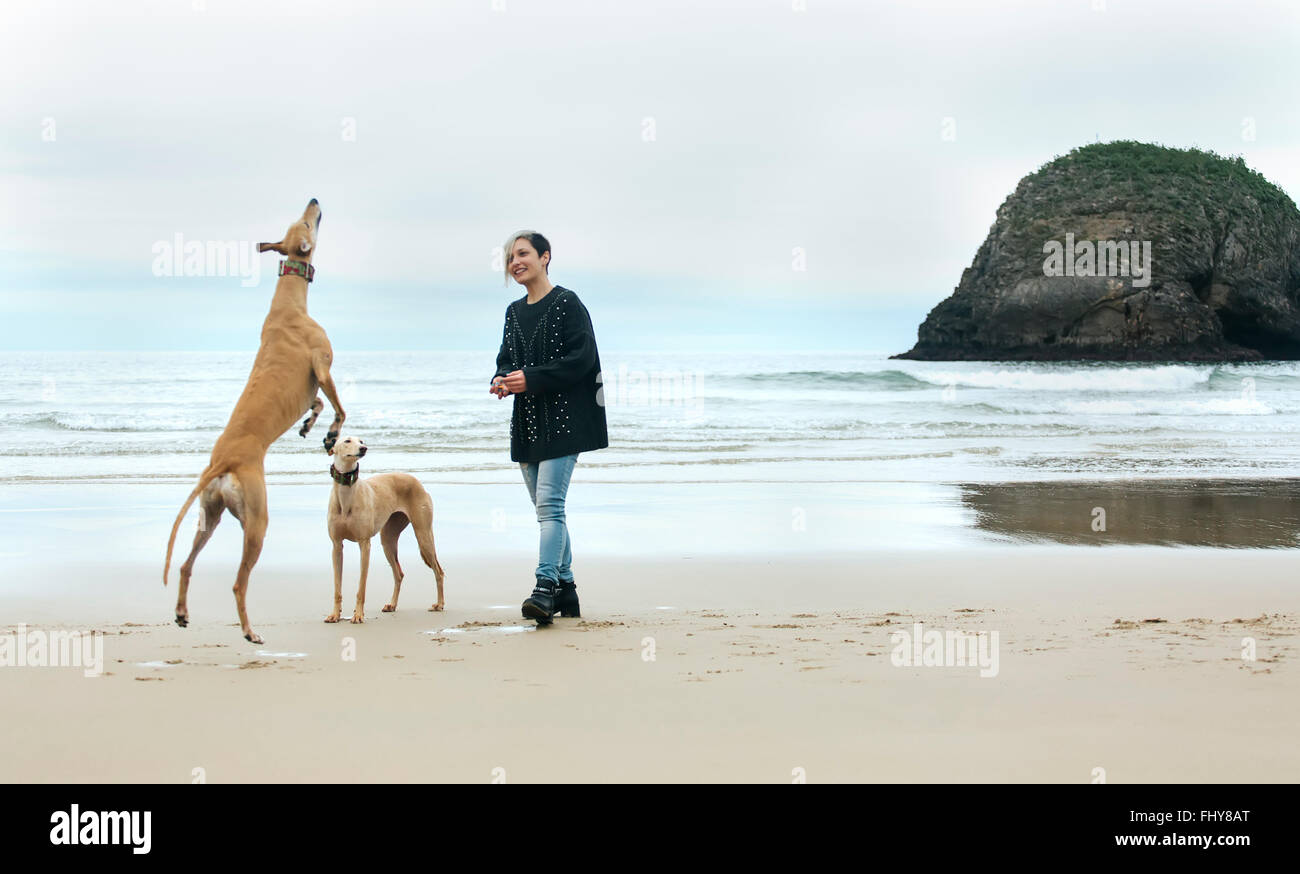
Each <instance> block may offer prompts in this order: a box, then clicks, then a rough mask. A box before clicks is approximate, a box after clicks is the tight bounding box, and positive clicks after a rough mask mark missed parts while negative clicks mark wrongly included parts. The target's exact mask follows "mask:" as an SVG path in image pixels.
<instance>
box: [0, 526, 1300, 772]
mask: <svg viewBox="0 0 1300 874" xmlns="http://www.w3.org/2000/svg"><path fill="white" fill-rule="evenodd" d="M454 552H455V551H454V550H452V549H450V548H449V549H448V550H447V553H448V554H447V555H446V556H444V559H443V560H444V564H445V565H446V567H447V573H448V577H447V610H446V612H445V613H442V614H436V613H429V612H427V611H426V608H427V607H428V606H429V604H430V603H432V592H433V586H432V574H431V573H430V572H429V571H428V570H427V569H426V568H423V567H421V568H418V569H417V570H410V569H409V568H408V577H407V582H406V583H405V585H404V586H403V595H402V601H401V605H400V609H399V610H398V612H397V613H395V614H381V613H380V612H379V609H380V607H381V606H382V604H383V601H384V599H385V598H386V597H387V594H388V592H389V586H388V585H387V582H388V580H387V579H386V574H387V569H386V568H384V567H382V566H381V567H380V569H379V570H380V571H381V573H380V575H379V576H378V577H372V584H371V588H370V592H371V597H370V602H369V604H368V615H367V621H366V622H365V623H364V624H362V625H351V624H339V625H327V624H324V623H323V622H322V621H321V620H322V618H323V616H324V614H325V612H326V611H327V608H328V606H329V604H328V601H329V590H328V576H325V575H323V574H321V573H316V574H306V573H302V572H294V571H292V570H288V569H285V568H283V567H272V568H268V569H266V570H264V571H260V572H259V573H258V574H257V575H256V578H255V586H254V589H253V595H252V596H251V598H250V605H251V607H250V609H251V610H252V611H253V618H254V626H255V627H256V628H257V629H258V630H259V632H260V633H261V634H262V636H263V637H264V638H265V641H266V643H265V645H263V646H255V645H253V644H249V643H247V642H245V641H244V640H243V639H242V638H241V637H240V636H239V633H238V627H237V625H236V624H235V623H234V621H233V620H234V612H233V599H232V597H231V595H230V591H229V583H228V582H227V581H226V579H225V578H226V576H227V574H226V573H225V571H227V570H229V568H228V567H227V566H228V565H230V564H231V562H232V556H229V555H224V554H221V553H219V552H214V553H212V554H211V555H208V556H207V558H208V563H207V564H208V567H207V569H206V571H202V572H196V576H195V581H194V584H193V587H192V589H191V597H190V609H191V612H192V617H193V622H192V624H191V626H190V627H189V628H187V629H181V628H178V627H176V626H175V625H173V624H171V623H170V622H168V621H167V618H168V616H169V615H170V609H171V603H172V600H173V599H174V596H175V589H174V586H175V583H174V582H173V584H172V587H171V588H168V589H166V590H164V589H163V588H162V586H161V585H160V582H159V580H158V576H159V573H158V568H157V567H155V566H154V565H140V566H124V565H121V564H116V565H115V564H109V565H107V566H104V565H96V564H92V563H86V562H78V563H76V564H70V565H65V566H62V567H61V571H60V577H61V578H62V579H63V580H64V581H66V580H67V579H69V578H72V579H78V580H79V582H78V583H77V585H76V589H77V590H80V591H91V590H93V592H94V595H93V597H90V598H88V599H84V600H74V601H66V602H64V601H60V600H58V598H57V597H52V595H54V594H55V593H57V592H58V591H59V590H60V588H61V586H60V583H59V581H52V584H51V587H50V589H48V590H47V591H46V592H44V593H40V592H35V593H32V594H31V595H30V596H28V597H25V598H21V597H20V598H18V599H16V600H10V601H9V604H8V606H9V608H10V609H9V610H8V611H7V619H8V620H14V619H16V618H22V617H26V621H27V624H28V629H29V632H30V630H34V629H38V628H39V629H45V630H49V629H54V628H80V629H94V630H99V631H102V632H103V633H104V638H103V640H104V649H103V652H104V662H105V665H104V673H103V674H102V675H100V676H92V677H87V676H85V672H84V671H83V670H81V669H79V668H75V667H40V668H35V667H23V668H19V667H9V668H4V669H0V689H2V690H3V692H4V697H5V700H6V701H9V702H12V704H13V705H16V706H15V707H14V709H15V712H21V713H22V717H21V718H11V719H9V720H6V721H5V724H4V726H3V728H0V747H2V748H3V749H6V750H9V751H10V752H9V754H7V755H6V756H4V757H3V758H0V779H3V780H5V781H34V782H99V781H128V782H137V781H158V782H182V783H185V782H191V781H193V780H195V779H197V777H198V776H199V775H201V776H202V778H203V779H205V780H206V781H208V782H263V781H272V782H275V781H307V782H314V781H435V782H436V781H465V782H489V781H493V780H497V781H501V780H504V781H506V782H519V783H528V782H551V781H555V782H559V781H671V782H697V781H701V782H702V781H737V782H789V781H791V780H798V779H806V780H807V781H808V782H837V781H863V782H878V781H909V782H911V781H1028V782H1039V781H1042V782H1067V783H1069V782H1079V783H1087V782H1092V781H1095V780H1097V779H1098V776H1099V774H1100V773H1101V772H1098V771H1096V770H1095V769H1098V768H1100V769H1104V779H1105V780H1106V781H1107V782H1115V783H1120V782H1126V783H1127V782H1151V781H1169V782H1180V783H1181V782H1189V783H1191V782H1219V781H1246V782H1252V781H1259V782H1270V781H1294V780H1297V779H1300V751H1297V749H1296V747H1295V744H1294V742H1293V740H1294V737H1295V731H1296V729H1297V726H1300V694H1297V693H1300V682H1298V681H1297V675H1296V672H1295V663H1296V662H1297V659H1298V658H1300V655H1298V654H1297V645H1298V644H1300V589H1297V587H1296V586H1295V584H1294V569H1293V559H1292V558H1291V556H1290V555H1289V554H1288V552H1286V551H1280V550H1222V549H1219V550H1214V549H1168V548H1146V547H1122V546H1121V547H1112V548H1107V549H1087V548H1078V547H1074V548H1071V547H1055V546H1025V545H1022V546H1017V547H1011V548H1007V549H992V550H986V551H984V552H982V553H980V554H979V556H978V557H977V558H972V556H971V555H970V554H969V553H966V554H963V553H960V552H943V551H935V552H919V551H909V552H901V551H899V552H889V551H883V550H881V551H875V552H872V553H860V552H855V553H844V554H840V555H828V556H824V557H821V558H817V559H798V558H789V557H779V556H769V557H761V558H758V559H754V560H743V559H718V558H714V557H705V558H695V559H692V558H685V557H672V558H667V559H658V560H656V559H654V558H636V559H632V560H619V559H618V558H611V557H600V558H593V559H590V560H588V561H586V562H582V563H581V564H580V567H576V568H575V569H576V570H577V573H578V581H579V585H580V591H581V592H582V594H583V608H584V617H583V618H582V619H580V620H579V619H569V620H559V621H557V622H556V624H555V625H554V626H552V627H550V628H547V629H541V630H538V629H535V628H534V627H533V625H532V623H531V622H524V621H522V620H520V619H519V617H518V601H519V600H520V598H521V592H520V583H519V575H520V574H519V566H520V559H519V558H515V557H509V556H507V557H501V558H495V557H494V558H490V559H477V560H476V559H472V558H468V557H465V556H461V555H455V558H454V559H453V553H454ZM350 569H351V570H355V564H352V565H350ZM10 571H11V573H19V574H21V573H23V572H24V571H23V569H22V566H21V565H12V566H11V568H10ZM28 572H31V571H28ZM83 575H84V576H83ZM345 579H350V578H349V577H345ZM90 580H93V581H94V583H93V586H90V585H88V582H89V581H90ZM353 591H355V590H354V589H351V588H349V587H346V586H345V603H349V602H350V598H351V597H352V592H353ZM59 615H62V616H63V617H64V621H63V622H57V621H54V620H55V617H56V616H59ZM915 623H922V624H923V627H924V628H926V629H938V630H965V631H970V632H980V631H983V632H986V633H990V632H997V650H998V660H997V669H996V675H993V676H981V670H980V668H979V667H977V666H973V665H964V666H963V665H953V666H942V665H940V666H898V665H895V664H894V661H895V660H896V656H895V652H896V646H895V640H896V639H895V638H891V633H893V632H897V631H906V632H909V633H910V632H911V631H912V630H913V629H914V627H915ZM16 630H17V627H16V626H15V625H13V624H12V622H11V624H10V625H9V627H8V628H0V633H4V632H14V631H16ZM1244 638H1252V639H1253V640H1254V641H1255V646H1256V652H1255V659H1254V660H1253V661H1252V660H1247V659H1243V657H1242V653H1243V639H1244ZM985 639H986V640H988V639H989V636H988V635H987V634H986V638H985ZM349 654H351V655H352V656H353V659H351V660H349V659H348V658H346V657H345V656H347V655H349ZM20 750H21V754H18V753H17V751H20ZM195 769H201V770H200V771H196V770H195Z"/></svg>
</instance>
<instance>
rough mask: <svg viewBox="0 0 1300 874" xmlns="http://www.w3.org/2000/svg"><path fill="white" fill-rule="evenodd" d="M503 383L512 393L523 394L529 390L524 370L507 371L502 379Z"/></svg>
mask: <svg viewBox="0 0 1300 874" xmlns="http://www.w3.org/2000/svg"><path fill="white" fill-rule="evenodd" d="M501 384H502V385H504V386H505V387H506V390H507V391H508V392H509V393H510V394H516V395H521V394H523V393H524V392H526V391H528V383H527V381H526V380H525V379H524V372H523V371H522V370H516V371H513V372H511V373H507V374H506V375H505V377H504V378H503V379H502V381H501ZM502 397H504V395H502Z"/></svg>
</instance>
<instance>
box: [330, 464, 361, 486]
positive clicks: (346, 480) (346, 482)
mask: <svg viewBox="0 0 1300 874" xmlns="http://www.w3.org/2000/svg"><path fill="white" fill-rule="evenodd" d="M360 475H361V465H359V464H358V465H357V466H356V467H354V468H352V469H351V470H350V471H348V472H347V473H339V472H338V468H336V467H335V466H334V465H332V464H331V465H330V477H331V478H333V480H334V482H336V483H338V484H339V485H341V486H350V485H352V484H353V483H355V482H356V481H357V477H359V476H360Z"/></svg>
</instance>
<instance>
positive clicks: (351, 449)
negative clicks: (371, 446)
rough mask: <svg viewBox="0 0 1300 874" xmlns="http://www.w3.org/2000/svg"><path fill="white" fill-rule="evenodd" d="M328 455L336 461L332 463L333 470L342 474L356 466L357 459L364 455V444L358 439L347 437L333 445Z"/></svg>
mask: <svg viewBox="0 0 1300 874" xmlns="http://www.w3.org/2000/svg"><path fill="white" fill-rule="evenodd" d="M329 454H330V455H333V456H335V457H336V458H337V459H338V460H337V461H336V462H334V469H335V470H337V471H338V472H339V473H344V472H346V471H349V470H351V469H352V468H354V467H356V466H357V459H359V458H361V456H363V455H365V454H366V444H365V443H364V442H362V440H361V438H360V437H353V436H351V435H349V436H347V437H344V438H343V439H342V440H340V441H338V442H337V443H335V444H334V447H333V448H332V449H330V451H329Z"/></svg>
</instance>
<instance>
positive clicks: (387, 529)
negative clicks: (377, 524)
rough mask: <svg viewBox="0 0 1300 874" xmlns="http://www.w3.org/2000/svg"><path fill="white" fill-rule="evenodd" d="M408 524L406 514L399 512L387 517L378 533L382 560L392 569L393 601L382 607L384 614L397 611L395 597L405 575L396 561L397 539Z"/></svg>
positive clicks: (400, 588) (408, 520)
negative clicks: (382, 553) (382, 547)
mask: <svg viewBox="0 0 1300 874" xmlns="http://www.w3.org/2000/svg"><path fill="white" fill-rule="evenodd" d="M410 522H411V520H410V519H408V518H407V516H406V514H405V513H403V512H401V511H400V510H399V511H398V512H396V513H394V514H393V515H391V516H389V517H388V521H387V522H385V523H384V528H383V530H382V531H380V532H379V542H380V543H382V544H383V546H384V558H386V559H388V565H389V567H391V568H392V569H393V600H391V601H389V602H388V603H387V604H385V605H384V612H385V613H392V612H393V611H394V610H396V609H397V596H398V594H399V593H400V592H401V591H402V578H403V577H404V576H406V574H404V573H402V564H401V562H399V561H398V560H397V539H398V538H399V537H401V536H402V532H403V531H405V530H406V526H407V525H408V524H410Z"/></svg>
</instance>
